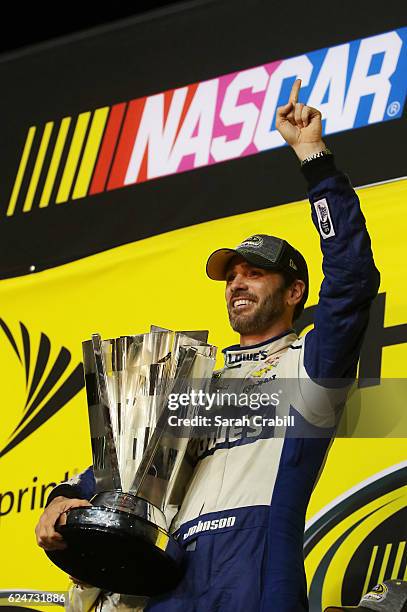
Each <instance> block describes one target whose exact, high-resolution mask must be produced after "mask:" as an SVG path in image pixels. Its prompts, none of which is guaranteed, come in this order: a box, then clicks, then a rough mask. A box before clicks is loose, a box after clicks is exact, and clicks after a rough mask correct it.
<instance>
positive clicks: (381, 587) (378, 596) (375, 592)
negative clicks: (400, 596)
mask: <svg viewBox="0 0 407 612" xmlns="http://www.w3.org/2000/svg"><path fill="white" fill-rule="evenodd" d="M387 591H388V589H387V586H386V585H385V584H382V583H380V584H376V586H375V587H373V589H372V590H371V591H369V593H366V595H363V597H362V599H361V600H360V603H362V601H383V599H385V598H386V595H387Z"/></svg>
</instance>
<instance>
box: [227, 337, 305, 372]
mask: <svg viewBox="0 0 407 612" xmlns="http://www.w3.org/2000/svg"><path fill="white" fill-rule="evenodd" d="M297 339H298V336H297V334H296V333H295V331H294V330H293V329H288V330H287V331H285V332H283V333H282V334H279V335H278V336H273V338H270V339H268V340H265V341H264V342H260V343H259V344H252V345H249V346H240V344H234V345H232V346H228V347H226V348H224V349H223V351H222V353H223V354H224V356H225V366H226V367H234V366H236V365H237V364H239V363H242V362H243V361H253V362H256V361H264V360H267V361H268V360H269V359H273V358H275V357H276V356H277V354H280V353H281V352H285V351H286V349H287V348H288V347H289V346H290V345H291V344H292V343H293V342H295V341H296V340H297Z"/></svg>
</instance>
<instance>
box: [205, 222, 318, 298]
mask: <svg viewBox="0 0 407 612" xmlns="http://www.w3.org/2000/svg"><path fill="white" fill-rule="evenodd" d="M235 255H241V256H242V257H244V259H245V260H246V261H247V262H248V263H250V264H252V265H253V266H258V267H259V268H264V269H266V270H275V271H276V272H279V271H280V272H281V271H284V272H287V273H288V274H290V275H291V276H292V278H293V280H294V279H295V278H299V279H300V280H303V281H304V283H305V292H304V296H303V300H302V303H303V304H305V302H306V300H307V297H308V285H309V280H308V267H307V263H306V261H305V259H304V257H303V256H302V255H301V253H300V252H299V251H297V249H295V248H294V247H293V246H291V244H289V243H288V242H287V241H286V240H283V239H282V238H277V237H276V236H268V235H267V234H255V235H254V236H249V238H246V239H245V240H243V242H241V243H240V244H239V245H238V246H237V247H235V248H234V249H230V248H223V249H217V250H216V251H214V252H213V253H212V254H211V255H210V256H209V259H208V261H207V263H206V273H207V275H208V276H209V278H211V279H212V280H226V270H227V266H228V263H229V262H230V260H231V259H232V258H233V257H235Z"/></svg>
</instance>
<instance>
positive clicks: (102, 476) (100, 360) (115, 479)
mask: <svg viewBox="0 0 407 612" xmlns="http://www.w3.org/2000/svg"><path fill="white" fill-rule="evenodd" d="M92 348H93V356H94V360H95V368H96V383H97V389H98V395H99V403H98V404H97V405H96V406H93V407H92V408H91V409H90V411H89V416H90V417H91V418H90V421H91V423H90V425H91V432H92V421H93V420H94V419H92V415H91V410H93V411H94V410H97V411H98V414H97V418H98V417H99V419H100V417H101V419H102V422H103V425H104V436H103V443H102V448H101V449H97V448H95V449H94V455H96V456H95V457H94V459H95V460H94V469H95V478H96V482H97V483H98V484H100V485H101V486H102V487H103V488H105V486H106V483H107V481H108V480H110V481H111V483H112V485H113V488H114V489H121V478H120V472H119V464H118V460H117V452H116V445H115V440H114V434H113V427H112V418H111V402H110V400H109V391H108V382H107V373H106V364H105V358H104V355H103V346H102V338H101V337H100V335H99V334H93V335H92ZM97 440H98V438H95V439H94V442H95V443H96V442H97ZM98 472H99V473H98ZM99 481H100V483H99ZM98 488H99V487H98Z"/></svg>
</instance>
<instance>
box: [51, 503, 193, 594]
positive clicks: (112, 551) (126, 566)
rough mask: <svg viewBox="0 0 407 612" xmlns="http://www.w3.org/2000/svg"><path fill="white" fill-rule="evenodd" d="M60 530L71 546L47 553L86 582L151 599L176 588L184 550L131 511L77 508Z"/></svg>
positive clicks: (155, 526)
mask: <svg viewBox="0 0 407 612" xmlns="http://www.w3.org/2000/svg"><path fill="white" fill-rule="evenodd" d="M141 501H144V500H141ZM58 531H59V532H60V533H61V535H62V536H63V538H64V540H65V541H66V543H67V548H66V549H65V550H56V551H47V555H48V557H49V558H50V559H51V561H52V562H53V563H55V565H57V566H58V567H59V568H60V569H62V570H63V571H64V572H66V573H68V574H69V575H71V576H73V577H74V578H77V579H79V580H81V581H82V582H85V583H86V584H90V585H92V586H96V587H99V588H100V589H103V590H106V591H111V592H113V593H123V594H127V595H139V596H149V597H153V596H157V595H161V594H163V593H166V592H167V591H171V590H172V589H174V588H175V586H176V585H177V584H178V582H179V581H180V579H181V577H182V574H183V563H182V560H183V550H182V548H181V546H180V545H179V544H178V542H177V541H176V540H175V539H174V538H173V537H172V536H170V535H169V534H168V533H167V532H166V530H164V529H163V528H161V527H159V526H157V525H155V524H154V523H152V522H150V521H148V520H146V519H145V518H141V517H140V516H136V515H134V514H132V513H129V512H123V511H122V510H117V509H112V508H106V507H101V506H99V507H95V506H93V507H89V508H75V509H73V510H71V511H70V512H69V513H68V519H67V524H66V525H63V526H60V527H58Z"/></svg>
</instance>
